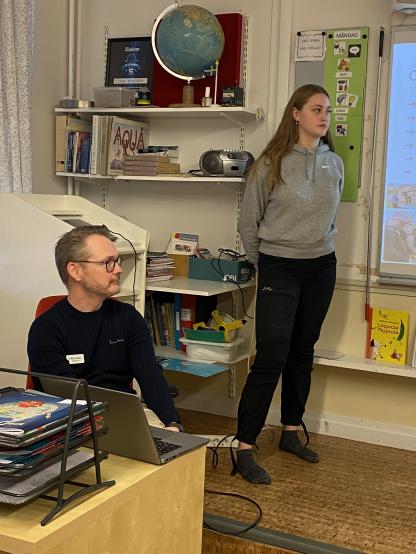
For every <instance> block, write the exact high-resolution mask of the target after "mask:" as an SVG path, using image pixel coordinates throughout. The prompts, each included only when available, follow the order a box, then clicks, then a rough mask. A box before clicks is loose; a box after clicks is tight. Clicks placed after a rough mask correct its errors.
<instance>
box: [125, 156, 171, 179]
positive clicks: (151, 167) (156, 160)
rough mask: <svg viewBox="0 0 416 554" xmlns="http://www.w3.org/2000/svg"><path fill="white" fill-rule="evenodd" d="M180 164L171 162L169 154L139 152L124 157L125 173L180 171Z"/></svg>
mask: <svg viewBox="0 0 416 554" xmlns="http://www.w3.org/2000/svg"><path fill="white" fill-rule="evenodd" d="M180 170H181V168H180V164H179V163H176V162H171V160H170V157H169V156H160V155H158V154H137V155H136V156H125V157H124V159H123V175H149V176H155V175H160V174H175V173H180Z"/></svg>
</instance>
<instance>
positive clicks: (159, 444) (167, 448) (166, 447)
mask: <svg viewBox="0 0 416 554" xmlns="http://www.w3.org/2000/svg"><path fill="white" fill-rule="evenodd" d="M153 439H154V441H155V445H156V448H157V451H158V452H159V454H167V453H168V452H172V450H176V449H177V448H180V446H179V445H178V444H172V443H171V442H166V441H164V440H162V439H159V438H158V437H153Z"/></svg>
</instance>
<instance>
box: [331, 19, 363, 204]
mask: <svg viewBox="0 0 416 554" xmlns="http://www.w3.org/2000/svg"><path fill="white" fill-rule="evenodd" d="M367 51H368V27H361V28H358V29H333V30H327V35H326V55H325V62H324V87H325V89H326V90H327V91H328V92H329V95H330V97H331V104H332V106H333V109H332V116H331V127H330V128H331V134H332V138H333V140H334V146H335V151H336V153H337V154H339V155H340V156H341V158H342V159H343V161H344V167H345V185H344V192H343V195H342V200H346V201H349V202H355V201H356V200H357V198H358V187H359V186H360V170H361V152H362V134H363V115H364V94H365V79H366V73H367Z"/></svg>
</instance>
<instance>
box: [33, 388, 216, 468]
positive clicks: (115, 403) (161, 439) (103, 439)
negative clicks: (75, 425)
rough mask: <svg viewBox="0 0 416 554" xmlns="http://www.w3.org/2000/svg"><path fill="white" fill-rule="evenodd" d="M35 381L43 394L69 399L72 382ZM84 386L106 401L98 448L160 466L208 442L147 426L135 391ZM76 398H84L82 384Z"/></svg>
mask: <svg viewBox="0 0 416 554" xmlns="http://www.w3.org/2000/svg"><path fill="white" fill-rule="evenodd" d="M39 380H40V382H41V385H42V387H43V390H44V392H45V393H47V394H52V395H55V396H61V397H63V398H72V394H73V390H74V385H73V383H71V382H69V381H60V380H58V379H48V378H47V377H41V378H39ZM88 388H89V392H90V397H91V400H98V401H101V402H107V403H108V405H109V410H108V412H106V413H105V414H104V422H105V425H106V426H108V428H109V429H108V431H107V433H105V434H103V435H100V437H99V446H100V449H101V450H106V451H107V452H110V453H112V454H117V455H119V456H125V457H126V458H133V459H135V460H140V461H141V462H148V463H150V464H157V465H160V464H165V463H166V462H169V461H170V460H173V459H174V458H177V457H178V456H181V455H182V454H185V453H186V452H189V451H190V450H194V449H195V448H198V447H200V446H203V445H205V444H208V442H209V441H208V440H207V439H206V438H204V437H199V436H198V435H190V434H188V433H175V432H174V431H167V430H165V429H159V428H158V427H151V426H150V425H149V423H148V421H147V418H146V414H145V411H144V408H143V405H142V403H141V401H140V399H139V397H138V396H137V395H135V394H130V393H128V392H120V391H115V390H111V389H104V388H101V387H94V386H89V387H88ZM79 398H80V399H83V398H84V391H83V389H82V387H81V389H80V391H79Z"/></svg>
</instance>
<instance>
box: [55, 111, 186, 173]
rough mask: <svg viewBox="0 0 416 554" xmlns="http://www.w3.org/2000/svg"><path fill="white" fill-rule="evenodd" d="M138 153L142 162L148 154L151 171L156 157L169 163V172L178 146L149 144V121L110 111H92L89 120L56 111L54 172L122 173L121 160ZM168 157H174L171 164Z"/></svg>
mask: <svg viewBox="0 0 416 554" xmlns="http://www.w3.org/2000/svg"><path fill="white" fill-rule="evenodd" d="M139 154H140V156H141V159H140V160H136V161H140V162H141V164H142V165H143V161H144V158H148V161H149V163H148V164H147V165H148V166H150V169H151V170H152V171H154V170H155V168H156V169H159V165H161V164H160V163H159V162H158V159H159V158H160V160H163V163H169V164H171V163H172V166H170V167H169V170H170V171H169V172H171V173H177V172H178V170H179V165H178V164H177V158H178V157H179V151H178V147H177V146H169V145H166V146H163V145H161V146H159V145H149V124H148V123H145V122H143V121H136V120H133V119H126V118H122V117H116V116H111V115H97V114H94V115H93V116H92V120H87V119H81V118H80V117H79V116H76V115H73V114H57V115H56V171H57V172H66V173H89V174H91V175H122V174H123V163H124V160H125V159H126V158H129V163H130V164H131V163H133V162H134V161H135V160H132V158H134V157H136V156H138V155H139ZM170 158H175V159H176V161H175V163H174V164H173V162H171V159H170ZM164 167H165V169H167V166H164ZM130 169H132V168H130ZM133 169H136V168H135V167H134V168H133ZM159 172H162V170H160V171H159ZM145 174H150V173H145ZM152 174H153V173H152Z"/></svg>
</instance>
